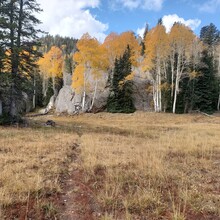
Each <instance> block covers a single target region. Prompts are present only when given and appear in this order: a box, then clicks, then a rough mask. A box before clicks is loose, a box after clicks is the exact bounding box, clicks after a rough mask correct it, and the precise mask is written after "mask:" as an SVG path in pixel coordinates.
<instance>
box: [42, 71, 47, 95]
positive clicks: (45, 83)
mask: <svg viewBox="0 0 220 220" xmlns="http://www.w3.org/2000/svg"><path fill="white" fill-rule="evenodd" d="M47 90H48V78H47V77H45V76H44V74H43V81H42V93H43V97H44V98H45V97H46V96H47Z"/></svg>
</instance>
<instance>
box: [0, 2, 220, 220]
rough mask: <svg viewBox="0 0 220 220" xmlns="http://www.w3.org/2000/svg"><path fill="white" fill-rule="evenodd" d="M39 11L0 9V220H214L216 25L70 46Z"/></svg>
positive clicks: (219, 211)
mask: <svg viewBox="0 0 220 220" xmlns="http://www.w3.org/2000/svg"><path fill="white" fill-rule="evenodd" d="M37 2H38V1H37V0H0V170H1V173H0V174H1V175H0V219H2V220H3V219H4V220H15V219H20V220H27V219H29V220H30V219H39V220H53V219H54V220H68V219H70V220H73V219H78V220H80V219H86V220H87V219H88V220H116V219H124V220H138V219H141V220H146V219H150V220H159V219H165V220H194V219H196V220H197V219H198V220H207V219H210V220H219V219H220V218H219V216H220V175H219V168H220V145H219V143H220V129H219V125H220V120H219V119H220V117H219V116H220V114H219V109H220V32H219V30H218V28H217V27H216V26H215V24H213V23H210V24H207V25H205V26H203V27H202V28H201V30H200V34H195V33H194V32H193V31H192V30H191V29H190V28H189V27H188V26H186V25H184V24H182V23H180V22H176V23H174V24H173V26H172V28H171V29H170V31H169V32H168V31H167V30H166V28H165V26H164V25H163V21H162V20H163V19H159V20H158V22H157V24H156V25H155V27H150V26H149V25H146V27H145V31H144V35H143V36H137V35H136V34H135V33H134V32H133V31H126V32H123V33H115V32H112V33H110V34H108V35H107V36H106V38H105V40H103V42H100V41H98V40H97V39H96V38H94V37H92V34H91V33H84V34H83V35H82V37H80V38H79V39H75V38H72V37H61V36H59V35H56V36H53V35H50V34H48V33H46V32H44V31H42V30H40V28H38V27H39V24H40V23H41V22H40V20H38V19H37V17H36V14H37V13H40V12H41V11H42V10H41V8H40V5H39V4H38V3H37ZM48 2H49V1H48ZM52 2H55V1H50V3H51V4H52ZM57 2H58V1H57ZM61 2H62V4H64V1H61ZM73 2H74V4H75V2H77V1H76V0H74V1H73ZM78 2H80V3H82V0H80V1H78ZM91 2H92V1H91ZM97 2H98V1H97ZM105 2H106V1H105ZM139 2H141V1H139ZM167 2H168V1H167ZM184 3H185V1H184ZM172 4H173V3H172ZM55 5H56V4H55ZM64 5H65V4H64ZM70 10H71V13H72V8H70ZM193 10H194V9H193ZM80 12H82V11H80ZM129 13H130V11H129ZM86 14H87V15H88V14H89V13H86ZM72 28H74V27H72ZM198 35H199V36H198ZM113 113H114V114H113Z"/></svg>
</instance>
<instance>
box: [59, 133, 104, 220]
mask: <svg viewBox="0 0 220 220" xmlns="http://www.w3.org/2000/svg"><path fill="white" fill-rule="evenodd" d="M80 137H81V135H79V139H80ZM79 143H80V141H79ZM79 155H80V144H74V145H73V155H71V157H72V162H71V164H70V166H69V172H68V174H67V175H65V176H63V177H62V181H61V182H62V184H61V187H62V194H61V197H60V204H59V206H60V210H61V214H60V215H59V219H60V220H95V219H98V218H99V215H100V214H99V213H100V212H99V208H98V206H97V205H96V203H95V199H94V196H93V193H92V190H91V189H90V186H88V185H86V184H85V183H84V179H85V178H84V175H85V174H84V172H83V170H82V169H81V168H80V166H77V165H76V164H80V157H79Z"/></svg>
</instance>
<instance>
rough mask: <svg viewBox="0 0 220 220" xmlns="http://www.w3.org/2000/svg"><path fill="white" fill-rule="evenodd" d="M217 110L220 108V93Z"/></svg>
mask: <svg viewBox="0 0 220 220" xmlns="http://www.w3.org/2000/svg"><path fill="white" fill-rule="evenodd" d="M217 110H218V111H219V110H220V94H219V95H218V106H217Z"/></svg>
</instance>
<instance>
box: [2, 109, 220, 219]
mask: <svg viewBox="0 0 220 220" xmlns="http://www.w3.org/2000/svg"><path fill="white" fill-rule="evenodd" d="M48 119H52V120H54V121H55V122H56V124H57V125H56V126H55V127H51V128H50V127H45V126H44V125H43V123H44V122H45V121H46V120H48ZM28 120H29V126H28V127H27V128H14V127H0V172H1V175H0V204H1V213H0V214H1V218H0V219H4V217H5V216H12V214H11V213H12V212H13V210H14V209H15V207H16V204H23V206H22V207H23V210H24V211H23V212H20V214H19V215H20V216H23V219H27V217H28V216H29V212H32V211H33V210H35V212H39V213H40V214H38V215H35V216H38V219H40V217H39V216H41V213H42V211H43V212H45V213H46V214H45V216H47V218H48V219H59V212H60V211H61V210H60V209H59V207H56V205H55V204H53V203H54V200H53V199H51V200H48V199H46V200H45V198H48V197H53V195H54V194H56V193H59V192H62V188H61V187H60V178H61V177H62V174H64V173H66V172H70V171H71V167H70V166H75V167H77V168H78V169H80V170H81V171H82V172H83V179H82V182H83V184H85V185H87V186H88V187H89V188H90V190H91V191H92V192H93V195H94V203H96V205H97V206H98V207H99V210H100V215H99V217H97V219H101V220H113V219H118V220H119V219H120V220H133V219H134V220H135V219H140V220H142V219H143V220H144V219H152V220H154V219H155V220H156V219H170V220H184V219H189V220H191V219H192V220H194V219H198V220H203V219H204V220H205V219H210V220H215V219H216V220H217V219H220V173H219V170H220V117H219V116H214V117H206V116H203V115H200V114H194V115H173V114H156V113H144V112H136V113H134V114H127V115H123V114H108V113H99V114H85V115H79V116H72V117H68V116H43V117H33V118H29V119H28ZM76 143H77V144H78V145H79V147H80V154H79V155H78V157H79V160H77V161H76V162H75V164H74V163H72V164H71V163H70V160H71V154H73V146H74V144H76ZM33 200H34V201H33ZM55 203H56V202H55ZM11 210H12V211H11ZM21 219H22V217H21ZM42 219H43V217H42ZM82 219H83V217H82Z"/></svg>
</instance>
